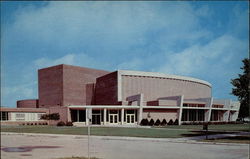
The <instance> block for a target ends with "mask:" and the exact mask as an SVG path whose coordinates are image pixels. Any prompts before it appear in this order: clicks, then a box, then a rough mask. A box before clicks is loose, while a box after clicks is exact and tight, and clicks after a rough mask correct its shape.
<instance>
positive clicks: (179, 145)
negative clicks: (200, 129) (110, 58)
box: [1, 132, 249, 159]
mask: <svg viewBox="0 0 250 159" xmlns="http://www.w3.org/2000/svg"><path fill="white" fill-rule="evenodd" d="M87 139H88V138H87V136H84V135H56V134H27V133H26V134H25V133H23V134H21V133H19V134H18V133H7V132H6V133H3V132H2V133H1V158H2V159H33V158H36V159H54V158H58V157H71V156H85V157H86V156H88V149H87V147H88V142H87V141H88V140H87ZM248 152H249V145H248V144H228V143H227V144H222V143H220V144H215V143H204V142H197V141H194V140H189V141H188V140H184V139H180V138H179V139H178V138H177V139H170V138H166V139H161V138H158V139H155V138H136V137H114V136H113V137H109V136H106V137H105V136H91V137H90V156H92V157H98V158H103V159H166V158H171V159H200V158H202V159H218V158H220V159H235V158H237V159H247V158H249V157H248V155H249V154H248Z"/></svg>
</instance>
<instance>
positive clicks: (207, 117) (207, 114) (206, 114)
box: [205, 98, 213, 122]
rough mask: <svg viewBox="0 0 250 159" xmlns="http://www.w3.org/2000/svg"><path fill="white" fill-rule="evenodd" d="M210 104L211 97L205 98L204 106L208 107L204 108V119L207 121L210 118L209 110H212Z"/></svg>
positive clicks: (211, 102) (211, 103) (211, 101)
mask: <svg viewBox="0 0 250 159" xmlns="http://www.w3.org/2000/svg"><path fill="white" fill-rule="evenodd" d="M212 105H213V98H210V99H208V100H207V102H206V106H205V107H206V108H208V109H207V110H205V121H206V122H209V121H210V118H211V112H212Z"/></svg>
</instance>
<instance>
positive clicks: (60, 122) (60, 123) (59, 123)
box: [57, 121, 65, 126]
mask: <svg viewBox="0 0 250 159" xmlns="http://www.w3.org/2000/svg"><path fill="white" fill-rule="evenodd" d="M57 126H65V123H64V122H63V121H59V122H58V123H57Z"/></svg>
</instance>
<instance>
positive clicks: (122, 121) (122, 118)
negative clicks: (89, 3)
mask: <svg viewBox="0 0 250 159" xmlns="http://www.w3.org/2000/svg"><path fill="white" fill-rule="evenodd" d="M121 115H122V116H121V123H122V125H123V124H124V108H123V109H122V112H121Z"/></svg>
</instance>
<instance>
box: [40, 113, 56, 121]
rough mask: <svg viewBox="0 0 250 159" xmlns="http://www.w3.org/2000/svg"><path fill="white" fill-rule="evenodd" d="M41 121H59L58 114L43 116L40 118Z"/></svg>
mask: <svg viewBox="0 0 250 159" xmlns="http://www.w3.org/2000/svg"><path fill="white" fill-rule="evenodd" d="M41 119H43V120H59V119H60V115H59V113H52V114H43V115H42V116H41Z"/></svg>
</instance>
